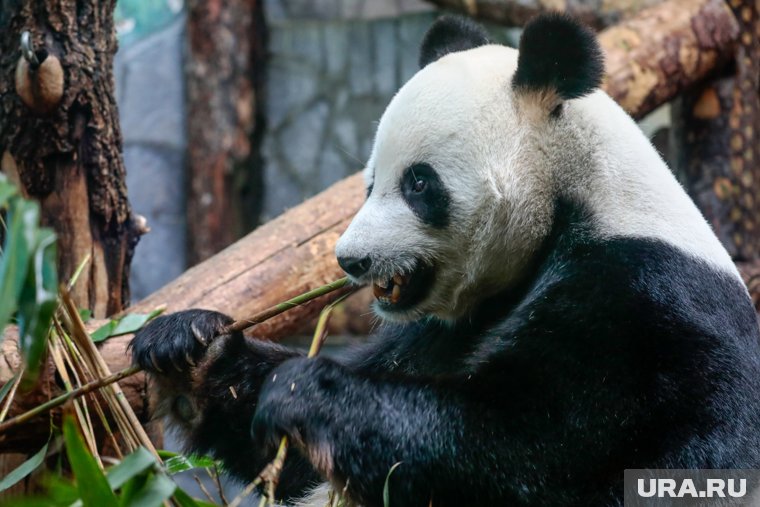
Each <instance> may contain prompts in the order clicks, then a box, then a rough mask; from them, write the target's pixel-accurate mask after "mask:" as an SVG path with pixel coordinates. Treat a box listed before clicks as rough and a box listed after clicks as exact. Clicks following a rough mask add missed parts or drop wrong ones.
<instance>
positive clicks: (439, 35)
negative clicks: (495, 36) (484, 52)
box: [420, 16, 490, 68]
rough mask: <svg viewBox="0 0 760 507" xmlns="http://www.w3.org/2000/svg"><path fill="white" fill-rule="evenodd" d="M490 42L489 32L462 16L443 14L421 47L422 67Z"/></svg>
mask: <svg viewBox="0 0 760 507" xmlns="http://www.w3.org/2000/svg"><path fill="white" fill-rule="evenodd" d="M486 44H490V41H489V40H488V33H486V31H485V29H484V28H483V27H482V26H480V25H479V24H477V23H475V22H474V21H472V20H470V19H468V18H465V17H462V16H441V17H440V18H438V19H437V20H436V21H435V23H433V25H432V26H431V27H430V28H429V29H428V31H427V33H426V34H425V38H424V39H422V47H420V68H423V67H425V66H426V65H427V64H429V63H432V62H434V61H436V60H438V59H439V58H441V57H442V56H445V55H447V54H449V53H454V52H456V51H465V50H467V49H472V48H476V47H479V46H485V45H486Z"/></svg>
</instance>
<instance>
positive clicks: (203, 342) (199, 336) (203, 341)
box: [190, 322, 208, 347]
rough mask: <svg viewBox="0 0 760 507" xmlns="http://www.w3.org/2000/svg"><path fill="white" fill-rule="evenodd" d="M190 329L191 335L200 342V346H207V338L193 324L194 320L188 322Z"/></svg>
mask: <svg viewBox="0 0 760 507" xmlns="http://www.w3.org/2000/svg"><path fill="white" fill-rule="evenodd" d="M190 331H191V332H192V333H193V336H194V337H195V339H196V340H197V341H198V343H200V344H201V345H202V346H204V347H207V346H208V340H207V339H206V337H205V336H204V335H203V333H202V332H201V330H200V329H198V327H197V326H196V325H195V322H191V323H190Z"/></svg>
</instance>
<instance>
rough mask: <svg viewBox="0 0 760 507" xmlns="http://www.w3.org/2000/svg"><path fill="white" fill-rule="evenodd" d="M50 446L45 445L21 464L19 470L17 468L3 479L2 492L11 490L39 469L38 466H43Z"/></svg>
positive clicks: (0, 482)
mask: <svg viewBox="0 0 760 507" xmlns="http://www.w3.org/2000/svg"><path fill="white" fill-rule="evenodd" d="M47 449H48V444H45V445H44V446H42V449H40V450H39V451H37V452H36V453H35V454H34V456H32V457H31V458H29V459H28V460H26V461H24V462H23V463H21V464H20V465H19V466H18V467H17V468H15V469H14V470H13V471H12V472H11V473H9V474H8V475H6V476H5V477H3V480H1V481H0V491H5V490H6V489H8V488H10V487H11V486H13V485H14V484H16V483H17V482H18V481H20V480H21V479H23V478H24V477H26V476H27V475H29V474H30V473H32V472H33V471H34V470H36V469H37V467H38V466H40V465H41V464H42V461H43V460H44V459H45V455H46V454H47Z"/></svg>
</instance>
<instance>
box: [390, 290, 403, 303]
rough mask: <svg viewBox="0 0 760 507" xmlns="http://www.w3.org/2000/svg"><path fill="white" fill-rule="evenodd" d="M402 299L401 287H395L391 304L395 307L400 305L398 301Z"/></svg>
mask: <svg viewBox="0 0 760 507" xmlns="http://www.w3.org/2000/svg"><path fill="white" fill-rule="evenodd" d="M400 297H401V286H400V285H394V286H393V292H392V293H391V303H393V304H394V305H395V304H396V303H398V300H399V298H400Z"/></svg>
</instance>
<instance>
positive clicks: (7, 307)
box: [0, 174, 58, 381]
mask: <svg viewBox="0 0 760 507" xmlns="http://www.w3.org/2000/svg"><path fill="white" fill-rule="evenodd" d="M0 211H4V212H5V222H4V223H5V230H4V231H3V232H4V236H5V241H4V244H3V250H2V254H0V333H2V330H3V329H4V328H5V326H6V324H8V322H9V321H10V319H11V318H12V317H13V316H14V315H15V316H16V319H17V321H18V324H19V346H20V349H21V352H22V354H23V356H24V359H25V363H26V364H25V371H26V377H27V379H28V380H29V381H32V380H34V379H35V378H36V376H37V373H38V372H39V367H40V362H41V358H42V356H43V355H44V352H45V346H46V344H47V334H48V331H49V330H50V324H51V322H52V318H53V314H54V312H55V308H56V305H57V302H56V301H57V290H58V275H57V272H56V248H55V246H56V245H55V234H53V232H52V231H51V230H50V229H47V228H44V227H40V208H39V205H38V204H37V203H36V202H34V201H29V200H26V199H24V198H23V197H21V195H19V193H18V192H17V190H16V188H15V187H14V186H13V185H12V184H11V183H10V182H8V180H7V178H6V177H5V176H4V175H2V174H0Z"/></svg>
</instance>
